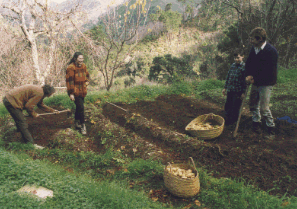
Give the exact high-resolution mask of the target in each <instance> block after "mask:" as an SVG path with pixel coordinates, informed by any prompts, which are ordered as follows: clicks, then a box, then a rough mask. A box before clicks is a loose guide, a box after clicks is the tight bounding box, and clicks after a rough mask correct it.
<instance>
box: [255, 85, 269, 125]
mask: <svg viewBox="0 0 297 209" xmlns="http://www.w3.org/2000/svg"><path fill="white" fill-rule="evenodd" d="M271 92H272V86H255V85H253V86H252V89H251V95H250V110H251V112H252V113H253V116H252V119H253V122H261V113H262V115H263V118H264V119H265V121H266V125H267V126H268V127H275V124H274V119H273V117H272V114H271V111H270V109H269V102H270V96H271ZM260 111H261V113H260Z"/></svg>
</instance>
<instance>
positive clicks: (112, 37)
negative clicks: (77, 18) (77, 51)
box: [73, 0, 150, 91]
mask: <svg viewBox="0 0 297 209" xmlns="http://www.w3.org/2000/svg"><path fill="white" fill-rule="evenodd" d="M111 6H112V5H110V7H108V9H107V13H106V14H105V15H103V16H101V18H100V21H101V26H103V27H102V33H101V36H100V37H96V38H94V36H93V37H92V36H90V34H83V33H82V32H80V33H81V35H82V36H83V37H84V39H85V40H87V42H88V43H89V45H90V49H91V50H92V51H91V53H90V54H91V55H92V56H93V59H94V62H95V65H96V67H98V68H99V71H100V72H101V73H102V75H103V78H104V85H105V88H106V90H108V91H109V90H110V88H111V87H112V85H113V79H114V76H115V73H116V71H117V70H119V68H120V67H122V66H124V64H125V63H129V62H131V61H132V57H131V56H132V52H133V50H134V49H135V47H136V45H137V41H138V32H139V28H140V27H141V26H143V25H145V24H146V22H147V14H148V11H149V9H150V3H149V4H148V5H147V4H146V0H137V1H136V2H135V3H134V4H131V0H128V1H126V2H125V3H124V5H121V6H118V7H111ZM119 11H123V12H124V15H123V16H122V15H120V14H119ZM73 25H74V26H75V24H73ZM76 28H77V29H78V27H76ZM78 30H79V29H78ZM91 37H92V38H91Z"/></svg>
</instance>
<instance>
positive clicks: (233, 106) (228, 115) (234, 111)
mask: <svg viewBox="0 0 297 209" xmlns="http://www.w3.org/2000/svg"><path fill="white" fill-rule="evenodd" d="M241 94H242V93H241V92H227V99H226V103H225V122H226V125H230V124H233V123H235V122H236V121H237V119H238V115H239V109H240V106H241V102H242V100H241V98H240V97H241Z"/></svg>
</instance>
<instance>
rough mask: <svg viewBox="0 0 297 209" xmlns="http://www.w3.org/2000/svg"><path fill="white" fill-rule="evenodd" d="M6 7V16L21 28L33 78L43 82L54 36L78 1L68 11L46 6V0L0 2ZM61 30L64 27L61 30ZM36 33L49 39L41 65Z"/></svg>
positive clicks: (75, 11) (63, 26)
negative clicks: (27, 43)
mask: <svg viewBox="0 0 297 209" xmlns="http://www.w3.org/2000/svg"><path fill="white" fill-rule="evenodd" d="M1 7H2V8H4V9H6V10H7V11H6V15H5V16H6V17H7V18H9V19H10V20H14V21H15V22H17V24H18V25H19V27H20V28H21V30H22V32H23V34H24V36H25V39H26V40H27V41H28V42H29V46H30V48H31V55H32V61H33V70H34V77H35V82H36V83H39V84H44V83H45V79H46V77H47V75H48V74H49V73H50V70H51V65H52V62H53V53H54V50H55V48H56V40H57V39H59V37H60V35H61V33H62V30H64V29H65V28H66V27H65V25H66V24H67V23H66V22H67V21H68V20H69V18H72V17H74V16H75V15H76V13H77V12H78V10H79V4H76V6H75V7H74V8H72V9H70V10H69V11H66V12H60V11H58V10H57V9H54V8H52V7H50V6H49V4H48V1H47V0H45V2H42V1H37V0H33V1H30V0H18V1H13V0H10V1H8V2H6V3H3V4H2V5H1ZM63 32H64V33H65V31H63ZM40 37H46V38H47V42H48V43H49V46H47V45H46V44H45V45H46V47H48V49H49V56H48V64H47V66H46V67H45V69H44V68H41V67H40V63H39V46H38V44H37V40H38V38H40Z"/></svg>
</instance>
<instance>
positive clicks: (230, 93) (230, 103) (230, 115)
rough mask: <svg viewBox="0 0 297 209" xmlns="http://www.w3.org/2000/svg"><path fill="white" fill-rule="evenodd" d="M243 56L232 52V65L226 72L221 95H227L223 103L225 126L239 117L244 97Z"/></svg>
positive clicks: (237, 51)
mask: <svg viewBox="0 0 297 209" xmlns="http://www.w3.org/2000/svg"><path fill="white" fill-rule="evenodd" d="M243 58H244V54H243V52H242V51H241V50H238V49H237V50H235V51H234V61H235V62H234V63H233V64H232V65H231V67H230V70H229V72H228V75H227V78H226V83H225V87H224V89H223V92H222V93H223V95H226V94H227V99H226V103H225V124H226V125H227V126H228V125H232V124H234V123H235V122H236V121H237V119H238V115H239V109H240V106H241V102H242V99H243V98H244V97H245V95H244V92H245V89H246V82H245V64H244V62H243Z"/></svg>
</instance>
